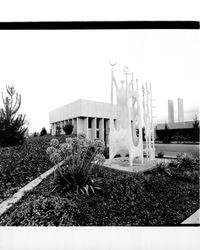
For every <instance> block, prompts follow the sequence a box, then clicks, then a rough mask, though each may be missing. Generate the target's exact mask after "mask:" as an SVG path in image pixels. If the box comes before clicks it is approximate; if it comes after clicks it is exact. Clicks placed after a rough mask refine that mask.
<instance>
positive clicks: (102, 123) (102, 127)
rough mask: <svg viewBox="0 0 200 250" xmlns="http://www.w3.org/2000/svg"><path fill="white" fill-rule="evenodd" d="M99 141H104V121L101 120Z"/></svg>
mask: <svg viewBox="0 0 200 250" xmlns="http://www.w3.org/2000/svg"><path fill="white" fill-rule="evenodd" d="M99 139H101V140H103V141H104V119H103V118H101V119H99Z"/></svg>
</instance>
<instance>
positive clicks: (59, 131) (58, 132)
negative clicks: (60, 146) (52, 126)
mask: <svg viewBox="0 0 200 250" xmlns="http://www.w3.org/2000/svg"><path fill="white" fill-rule="evenodd" d="M60 134H61V127H60V126H57V127H56V135H57V136H59V135H60Z"/></svg>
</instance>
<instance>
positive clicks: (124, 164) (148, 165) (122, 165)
mask: <svg viewBox="0 0 200 250" xmlns="http://www.w3.org/2000/svg"><path fill="white" fill-rule="evenodd" d="M160 162H165V160H164V159H159V158H157V159H155V160H153V161H151V162H148V161H147V159H146V158H144V163H143V164H141V163H140V162H139V161H136V160H135V161H134V162H133V166H132V167H131V166H130V164H129V158H128V157H119V158H114V159H113V160H112V161H111V164H110V161H109V159H107V160H106V161H105V163H104V166H105V167H110V168H114V169H117V170H122V171H128V172H144V171H146V170H150V169H153V168H155V167H156V165H157V163H160Z"/></svg>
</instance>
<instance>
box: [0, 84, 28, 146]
mask: <svg viewBox="0 0 200 250" xmlns="http://www.w3.org/2000/svg"><path fill="white" fill-rule="evenodd" d="M6 91H7V94H8V95H7V96H6V97H4V96H3V93H2V101H3V108H1V109H0V147H8V146H15V145H20V144H22V143H23V142H24V140H25V133H26V130H27V128H25V127H24V125H25V124H26V122H25V115H22V114H18V115H17V116H16V113H17V112H18V110H19V108H20V106H21V95H19V94H18V93H16V91H15V89H14V87H13V86H8V87H6Z"/></svg>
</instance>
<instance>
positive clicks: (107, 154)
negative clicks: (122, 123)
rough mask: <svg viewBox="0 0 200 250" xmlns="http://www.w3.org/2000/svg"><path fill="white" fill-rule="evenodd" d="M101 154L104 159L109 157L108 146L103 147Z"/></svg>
mask: <svg viewBox="0 0 200 250" xmlns="http://www.w3.org/2000/svg"><path fill="white" fill-rule="evenodd" d="M103 155H104V157H105V158H106V159H109V147H105V149H104V151H103Z"/></svg>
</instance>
